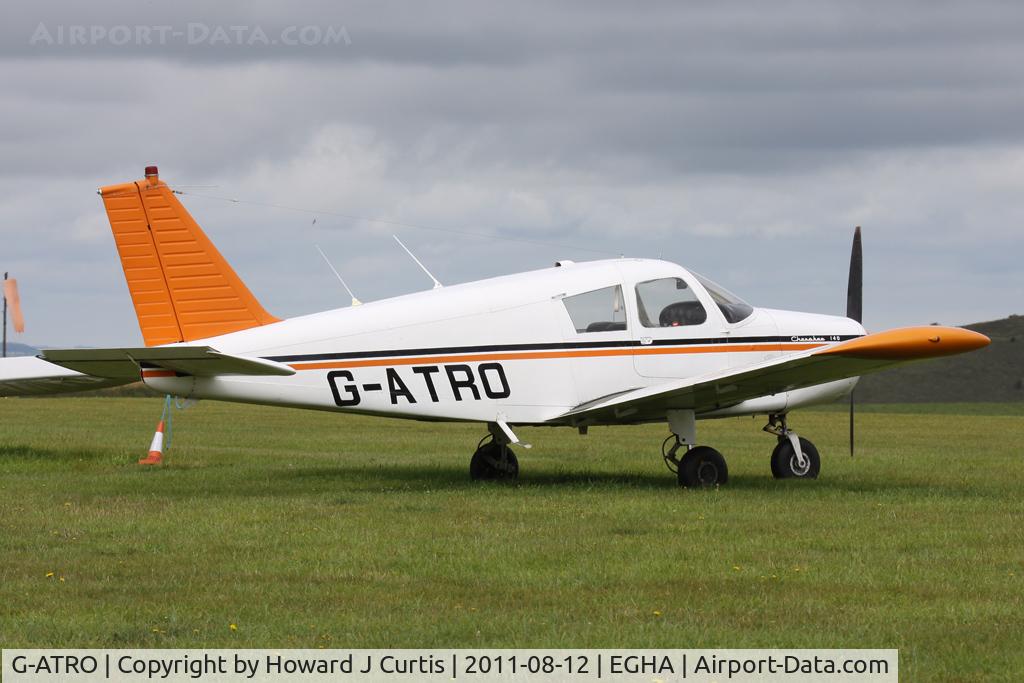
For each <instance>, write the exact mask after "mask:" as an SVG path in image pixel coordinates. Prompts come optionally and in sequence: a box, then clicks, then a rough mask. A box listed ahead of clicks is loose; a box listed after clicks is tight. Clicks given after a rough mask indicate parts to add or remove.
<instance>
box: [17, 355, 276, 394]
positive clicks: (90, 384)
mask: <svg viewBox="0 0 1024 683" xmlns="http://www.w3.org/2000/svg"><path fill="white" fill-rule="evenodd" d="M142 370H154V371H157V372H160V371H162V372H167V373H171V374H180V375H193V376H195V377H213V376H214V375H279V376H285V375H294V374H295V370H293V369H292V368H290V367H288V366H287V365H282V364H281V363H275V362H274V361H269V360H263V359H262V358H247V357H244V356H230V355H227V354H224V353H220V352H218V351H217V350H215V349H213V348H210V347H209V346H166V347H144V348H124V349H47V350H46V351H43V352H42V355H41V357H39V358H34V357H25V358H3V359H0V396H41V395H46V394H61V393H68V392H72V391H88V390H90V389H102V388H103V387H114V386H118V385H120V384H128V383H129V382H136V381H138V380H139V379H140V376H141V372H142Z"/></svg>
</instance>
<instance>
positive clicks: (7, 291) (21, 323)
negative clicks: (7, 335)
mask: <svg viewBox="0 0 1024 683" xmlns="http://www.w3.org/2000/svg"><path fill="white" fill-rule="evenodd" d="M4 298H5V299H7V307H8V308H9V309H10V311H11V322H12V323H14V331H15V332H19V333H20V332H24V331H25V316H23V315H22V314H21V299H20V298H18V281H17V280H15V279H14V278H13V277H12V278H11V279H9V280H4Z"/></svg>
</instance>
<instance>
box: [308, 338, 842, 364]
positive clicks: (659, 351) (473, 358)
mask: <svg viewBox="0 0 1024 683" xmlns="http://www.w3.org/2000/svg"><path fill="white" fill-rule="evenodd" d="M819 346H824V344H786V345H783V344H760V345H758V344H711V345H709V346H677V347H669V348H662V347H650V346H647V347H633V348H628V349H588V350H581V351H524V352H521V353H474V354H461V355H451V356H416V357H414V358H373V359H370V360H337V361H333V360H332V361H324V362H317V363H302V364H300V363H291V364H289V367H291V368H294V369H295V370H336V369H342V368H372V367H379V366H384V365H419V364H421V363H478V362H483V361H493V360H550V359H555V358H599V357H607V356H662V355H675V354H684V353H751V352H755V351H805V350H807V349H815V348H818V347H819Z"/></svg>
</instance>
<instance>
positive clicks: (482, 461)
mask: <svg viewBox="0 0 1024 683" xmlns="http://www.w3.org/2000/svg"><path fill="white" fill-rule="evenodd" d="M487 438H488V437H484V441H481V442H480V445H479V446H477V449H476V453H474V454H473V458H472V459H471V460H470V461H469V477H470V479H472V480H473V481H491V480H497V479H504V480H514V479H516V478H517V477H518V476H519V460H518V459H517V458H516V454H515V453H513V452H512V449H511V448H509V447H508V444H500V443H498V442H497V441H495V440H493V439H492V440H490V441H488V440H487Z"/></svg>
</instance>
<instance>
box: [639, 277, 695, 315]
mask: <svg viewBox="0 0 1024 683" xmlns="http://www.w3.org/2000/svg"><path fill="white" fill-rule="evenodd" d="M636 308H637V313H638V314H639V316H640V324H641V325H643V326H644V327H680V326H683V325H700V324H701V323H703V322H704V321H705V320H707V319H708V312H707V311H705V310H704V306H702V305H701V303H700V301H698V300H697V296H696V295H695V294H694V293H693V290H692V289H690V287H689V285H687V284H686V282H685V281H683V280H681V279H679V278H677V277H664V278H661V279H658V280H648V281H647V282H641V283H639V284H638V285H637V286H636Z"/></svg>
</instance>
